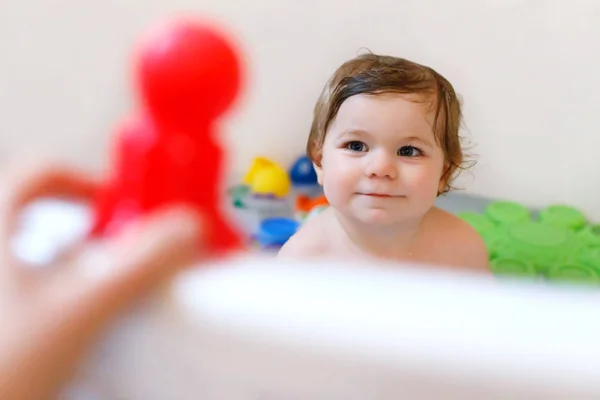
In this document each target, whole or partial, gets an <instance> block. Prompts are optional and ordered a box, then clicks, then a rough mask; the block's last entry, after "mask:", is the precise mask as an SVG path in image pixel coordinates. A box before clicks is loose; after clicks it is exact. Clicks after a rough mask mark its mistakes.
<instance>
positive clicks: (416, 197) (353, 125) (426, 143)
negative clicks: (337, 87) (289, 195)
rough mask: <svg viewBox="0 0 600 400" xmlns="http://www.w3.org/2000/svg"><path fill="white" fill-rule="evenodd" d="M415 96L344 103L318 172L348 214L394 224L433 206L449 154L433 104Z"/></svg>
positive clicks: (383, 96)
mask: <svg viewBox="0 0 600 400" xmlns="http://www.w3.org/2000/svg"><path fill="white" fill-rule="evenodd" d="M410 96H411V95H403V94H381V95H356V96H353V97H350V98H349V99H348V100H346V101H345V102H344V103H343V104H342V106H341V107H340V109H339V112H338V115H337V117H336V119H335V120H334V121H333V123H332V124H331V126H330V128H329V131H328V132H327V136H326V138H325V142H324V144H323V149H322V151H323V152H322V160H321V167H320V168H317V173H318V175H319V181H320V183H321V184H322V185H323V189H324V192H325V195H326V196H327V199H328V200H329V203H330V204H331V205H332V206H333V207H335V208H336V209H337V210H338V211H339V212H340V213H342V215H344V216H345V217H348V218H352V219H357V220H359V221H361V222H363V223H369V224H382V225H390V224H397V223H402V222H407V221H410V220H415V219H418V218H420V217H422V216H423V215H424V214H425V213H426V212H427V211H428V210H429V209H430V208H431V207H432V206H433V204H434V202H435V199H436V197H437V194H438V192H439V190H441V188H442V186H443V182H441V178H442V175H443V172H444V154H443V151H442V149H441V148H440V147H439V146H438V145H437V143H436V141H435V137H434V133H433V129H432V123H433V115H432V113H431V112H430V110H429V107H428V106H429V104H428V103H418V102H415V101H414V100H415V99H417V98H416V97H414V95H412V96H413V97H410Z"/></svg>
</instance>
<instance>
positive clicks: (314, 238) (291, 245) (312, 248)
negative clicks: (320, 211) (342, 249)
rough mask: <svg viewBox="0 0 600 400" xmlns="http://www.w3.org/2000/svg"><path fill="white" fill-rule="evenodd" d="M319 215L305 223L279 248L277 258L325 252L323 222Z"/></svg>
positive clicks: (305, 256)
mask: <svg viewBox="0 0 600 400" xmlns="http://www.w3.org/2000/svg"><path fill="white" fill-rule="evenodd" d="M320 217H321V216H320V215H319V216H317V217H315V218H314V219H312V220H310V221H309V222H307V223H306V224H304V225H303V226H302V227H301V228H300V229H299V230H298V232H296V234H294V235H293V236H292V237H291V238H290V239H289V240H288V241H287V242H286V243H285V244H284V245H283V246H282V247H281V249H280V250H279V253H277V258H310V257H315V256H319V255H322V254H323V251H324V248H325V246H326V243H325V242H324V241H323V239H324V238H323V235H322V231H323V229H322V228H323V223H322V221H320V219H321V218H320Z"/></svg>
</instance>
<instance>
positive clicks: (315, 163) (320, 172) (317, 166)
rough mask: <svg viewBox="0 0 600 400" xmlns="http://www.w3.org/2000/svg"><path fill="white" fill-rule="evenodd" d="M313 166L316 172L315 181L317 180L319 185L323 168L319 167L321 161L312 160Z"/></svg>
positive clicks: (321, 182) (321, 183) (321, 181)
mask: <svg viewBox="0 0 600 400" xmlns="http://www.w3.org/2000/svg"><path fill="white" fill-rule="evenodd" d="M313 167H314V168H315V171H316V172H317V182H319V185H321V186H323V168H322V167H321V163H320V162H318V163H317V162H314V161H313Z"/></svg>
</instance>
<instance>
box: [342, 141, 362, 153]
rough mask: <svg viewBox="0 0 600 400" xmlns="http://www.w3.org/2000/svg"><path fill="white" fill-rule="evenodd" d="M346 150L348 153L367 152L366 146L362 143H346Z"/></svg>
mask: <svg viewBox="0 0 600 400" xmlns="http://www.w3.org/2000/svg"><path fill="white" fill-rule="evenodd" d="M346 148H347V149H348V150H350V151H356V152H363V151H367V145H366V144H364V143H363V142H358V141H352V142H348V143H346Z"/></svg>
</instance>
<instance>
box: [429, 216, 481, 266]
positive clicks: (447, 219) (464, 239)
mask: <svg viewBox="0 0 600 400" xmlns="http://www.w3.org/2000/svg"><path fill="white" fill-rule="evenodd" d="M427 225H428V227H429V230H430V231H431V232H432V235H433V236H434V238H433V240H435V241H436V242H437V243H440V242H441V243H442V246H441V247H438V248H440V249H443V251H442V253H443V254H442V256H443V257H444V258H446V259H447V260H448V261H447V262H448V263H450V264H454V265H457V266H463V267H466V268H469V269H475V270H482V271H489V254H488V251H487V247H486V245H485V242H484V241H483V239H482V238H481V236H480V235H479V233H477V231H476V230H475V229H473V227H471V225H469V224H468V223H466V222H465V221H463V220H462V219H460V218H458V217H457V216H455V215H453V214H451V213H449V212H447V211H444V210H441V209H439V208H435V209H433V210H432V212H431V216H430V219H429V223H428V224H427Z"/></svg>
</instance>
